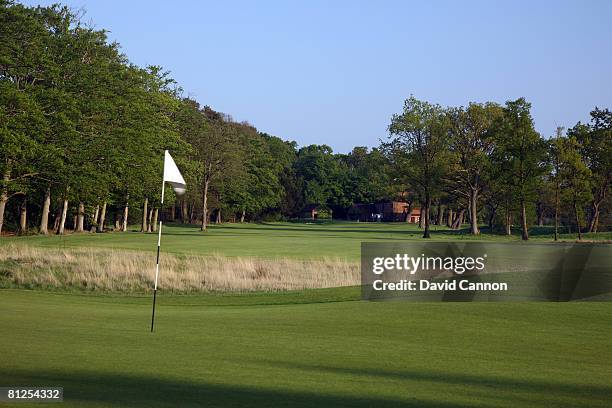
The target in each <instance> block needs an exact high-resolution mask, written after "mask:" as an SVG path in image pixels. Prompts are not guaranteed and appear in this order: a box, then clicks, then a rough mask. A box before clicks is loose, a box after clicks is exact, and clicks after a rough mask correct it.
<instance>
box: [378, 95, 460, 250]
mask: <svg viewBox="0 0 612 408" xmlns="http://www.w3.org/2000/svg"><path fill="white" fill-rule="evenodd" d="M448 130H449V123H448V116H447V115H446V113H445V111H444V109H443V108H442V107H440V106H439V105H432V104H430V103H428V102H424V101H420V100H418V99H416V98H414V97H410V98H409V99H407V100H406V101H405V103H404V109H403V112H402V113H400V114H396V115H393V117H392V118H391V125H390V126H389V133H390V138H391V139H392V144H393V145H394V146H395V149H396V150H399V151H400V152H402V153H405V154H406V157H407V159H408V166H409V168H408V169H406V174H407V175H408V178H409V179H410V182H411V184H412V185H413V186H414V188H415V189H416V190H417V192H418V193H419V196H420V197H421V204H422V208H423V210H424V211H423V212H424V214H423V216H424V218H425V222H424V228H425V230H424V233H423V238H430V237H431V235H430V231H429V229H430V228H429V224H430V220H429V218H430V208H431V203H432V199H433V198H435V197H436V196H438V195H439V194H440V192H441V186H442V180H443V178H444V176H445V174H446V172H447V163H448V160H447V159H448V144H449V140H448V139H449V138H448Z"/></svg>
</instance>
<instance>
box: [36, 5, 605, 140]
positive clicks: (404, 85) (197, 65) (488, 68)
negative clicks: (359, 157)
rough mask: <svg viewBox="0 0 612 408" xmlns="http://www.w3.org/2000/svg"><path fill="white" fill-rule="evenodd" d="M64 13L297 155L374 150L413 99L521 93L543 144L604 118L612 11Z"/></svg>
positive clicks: (232, 8) (452, 101) (422, 8)
mask: <svg viewBox="0 0 612 408" xmlns="http://www.w3.org/2000/svg"><path fill="white" fill-rule="evenodd" d="M55 1H61V0H54V1H43V2H40V1H32V0H28V1H26V4H38V3H43V4H50V3H53V2H55ZM64 3H65V4H68V5H69V6H71V7H73V8H75V9H80V8H83V9H85V10H86V15H85V18H84V19H85V21H91V22H93V23H94V25H95V26H96V27H97V28H105V29H108V30H110V38H111V39H113V40H116V41H118V42H119V43H120V44H121V46H122V49H123V51H124V52H125V54H127V56H128V57H129V58H130V60H131V61H132V62H134V63H136V64H138V65H141V66H144V65H148V64H156V65H162V66H163V67H165V68H166V69H168V70H170V71H171V72H172V75H173V77H174V78H175V79H176V80H177V81H178V82H179V83H180V85H181V86H182V87H183V88H184V89H185V95H188V96H191V97H194V98H195V99H197V100H198V101H199V102H200V103H202V104H206V105H210V106H211V107H212V108H214V109H216V110H219V111H222V112H226V113H229V114H231V115H232V116H233V117H234V119H236V120H239V121H242V120H247V121H249V122H250V123H252V124H253V125H255V126H256V127H257V128H258V129H260V130H261V131H265V132H268V133H271V134H274V135H277V136H280V137H282V138H284V139H291V140H296V141H297V142H298V143H299V144H300V145H306V144H311V143H319V144H321V143H325V144H328V145H330V146H332V147H333V148H334V151H338V152H347V151H349V150H350V149H351V148H352V147H353V146H355V145H366V146H376V145H377V144H378V141H379V139H381V138H385V137H386V128H387V126H388V124H389V119H390V117H391V115H392V114H393V113H395V112H399V111H400V110H401V108H402V104H403V100H404V99H405V98H407V97H408V96H409V95H410V94H414V95H415V96H416V97H417V98H419V99H426V100H428V101H431V102H435V103H439V104H442V105H465V104H467V103H468V102H470V101H478V102H483V101H487V100H490V101H496V102H500V103H503V102H504V101H506V100H508V99H516V98H518V97H521V96H525V97H526V98H527V99H528V100H529V101H530V102H532V104H533V111H532V112H533V116H534V119H535V123H536V128H537V129H538V131H540V132H541V133H542V134H543V135H545V136H549V135H551V134H553V132H554V129H555V127H556V126H557V125H561V126H566V127H567V126H572V125H574V124H575V123H576V122H577V121H578V120H582V121H585V120H588V114H589V111H590V110H591V109H592V108H593V107H594V106H596V105H597V106H600V107H609V108H612V1H605V0H601V1H578V0H576V1H571V2H568V1H517V0H514V1H507V2H498V1H431V2H425V1H418V2H417V1H397V2H395V1H381V2H372V1H363V2H357V1H302V2H296V1H274V2H272V1H270V2H268V1H263V0H262V1H214V2H212V1H211V2H208V1H178V0H175V1H171V2H167V1H163V2H162V1H159V2H155V1H131V0H122V1H116V0H98V1H94V0H67V1H65V2H64Z"/></svg>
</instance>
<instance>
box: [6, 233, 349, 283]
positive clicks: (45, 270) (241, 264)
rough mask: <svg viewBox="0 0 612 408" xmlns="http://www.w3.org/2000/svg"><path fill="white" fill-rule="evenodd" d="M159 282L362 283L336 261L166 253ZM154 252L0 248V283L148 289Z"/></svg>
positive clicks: (346, 264)
mask: <svg viewBox="0 0 612 408" xmlns="http://www.w3.org/2000/svg"><path fill="white" fill-rule="evenodd" d="M160 270H161V272H160V281H159V285H160V287H161V288H163V289H164V290H171V291H175V292H181V293H189V292H200V291H278V290H298V289H310V288H329V287H338V286H352V285H358V284H359V279H360V275H359V265H358V264H357V263H353V262H348V261H346V260H338V259H331V258H328V259H315V260H295V259H288V258H279V259H261V258H245V257H232V258H228V257H224V256H218V255H217V256H207V257H205V256H197V255H173V254H162V256H161V258H160ZM154 274H155V256H154V255H152V254H151V253H146V252H144V253H143V252H136V251H125V250H116V249H96V248H66V249H63V248H39V247H32V246H28V245H16V244H12V245H7V246H1V247H0V287H5V288H6V287H16V288H44V289H49V288H51V289H77V290H97V291H118V292H130V293H134V292H145V291H148V290H150V289H151V287H152V281H153V278H154Z"/></svg>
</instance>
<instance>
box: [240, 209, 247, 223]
mask: <svg viewBox="0 0 612 408" xmlns="http://www.w3.org/2000/svg"><path fill="white" fill-rule="evenodd" d="M245 216H246V210H244V209H243V210H242V213H241V214H240V222H241V223H243V222H244V217H245Z"/></svg>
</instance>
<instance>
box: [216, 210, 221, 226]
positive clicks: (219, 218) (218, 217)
mask: <svg viewBox="0 0 612 408" xmlns="http://www.w3.org/2000/svg"><path fill="white" fill-rule="evenodd" d="M215 224H221V209H220V208H219V210H218V211H217V220H216V221H215Z"/></svg>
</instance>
